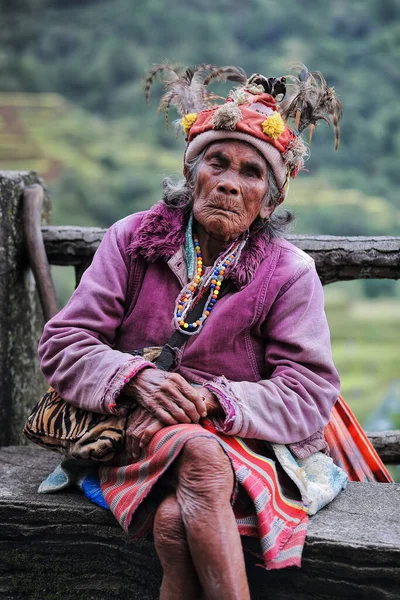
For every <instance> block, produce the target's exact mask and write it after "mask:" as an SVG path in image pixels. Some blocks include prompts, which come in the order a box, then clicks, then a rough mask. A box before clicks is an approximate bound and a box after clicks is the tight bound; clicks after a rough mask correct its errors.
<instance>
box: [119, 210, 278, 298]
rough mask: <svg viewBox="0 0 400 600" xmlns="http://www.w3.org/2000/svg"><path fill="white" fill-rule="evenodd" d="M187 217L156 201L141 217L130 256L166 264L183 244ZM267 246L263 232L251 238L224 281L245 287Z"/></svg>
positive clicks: (185, 213) (129, 250) (266, 238)
mask: <svg viewBox="0 0 400 600" xmlns="http://www.w3.org/2000/svg"><path fill="white" fill-rule="evenodd" d="M188 218H189V215H188V213H187V211H185V210H183V209H179V208H169V207H168V206H166V205H165V204H164V202H159V203H158V204H156V205H155V206H153V207H152V208H151V209H150V210H149V211H148V212H147V213H146V215H145V216H144V218H143V220H142V222H141V224H140V226H139V229H138V231H137V234H136V235H135V239H134V241H133V242H132V243H131V245H130V246H129V248H128V253H129V254H131V255H132V256H133V257H138V256H139V255H140V256H143V258H145V259H146V260H147V261H148V262H154V261H156V260H157V259H162V260H164V261H168V260H169V259H170V258H171V257H172V256H173V255H174V254H175V252H177V250H178V249H179V248H180V246H182V245H183V244H184V243H185V231H186V225H187V222H188ZM268 244H269V238H268V237H266V236H265V234H264V233H262V232H255V233H253V234H252V235H250V237H249V239H248V241H247V244H246V246H245V247H244V248H243V250H242V254H241V256H240V260H239V262H238V263H237V264H236V265H234V266H233V267H231V268H230V269H229V271H228V270H227V273H226V275H227V278H229V279H231V280H232V281H233V282H234V283H235V285H236V286H237V287H238V288H242V287H245V286H246V285H248V284H249V283H250V282H251V281H252V280H253V279H254V276H255V274H256V271H257V269H258V267H259V266H260V263H261V261H262V260H263V259H264V257H265V254H266V250H267V246H268Z"/></svg>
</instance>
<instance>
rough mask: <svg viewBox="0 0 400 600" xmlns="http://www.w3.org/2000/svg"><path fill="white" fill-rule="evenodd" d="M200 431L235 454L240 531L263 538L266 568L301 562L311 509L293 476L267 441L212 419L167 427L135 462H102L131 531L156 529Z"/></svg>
mask: <svg viewBox="0 0 400 600" xmlns="http://www.w3.org/2000/svg"><path fill="white" fill-rule="evenodd" d="M195 437H210V438H214V439H216V440H217V441H218V442H219V444H220V445H221V447H222V449H223V450H224V452H225V453H226V455H227V456H228V457H229V459H230V461H231V464H232V468H233V471H234V473H235V480H236V493H234V494H233V497H232V503H233V510H234V514H235V517H236V522H237V526H238V529H239V533H240V534H241V535H242V536H249V537H252V538H258V540H259V548H260V551H259V554H260V556H262V558H263V562H264V566H265V568H267V569H282V568H284V567H293V566H296V567H300V565H301V555H302V551H303V546H304V541H305V537H306V532H307V523H308V515H307V512H306V509H305V507H304V505H303V503H302V501H301V500H299V499H296V497H297V498H300V496H299V495H298V494H297V493H296V490H293V486H292V485H291V482H290V480H289V479H288V478H285V474H284V472H283V470H282V469H280V466H279V463H278V462H277V460H276V459H274V457H273V455H272V453H271V452H269V451H268V450H267V447H266V445H265V444H264V443H263V442H259V441H257V440H254V441H253V440H246V441H243V440H242V439H241V438H238V437H233V436H225V435H222V434H220V433H218V432H217V431H216V430H215V428H214V427H213V425H212V424H211V422H209V421H208V420H206V421H205V422H204V423H203V424H202V425H175V426H171V427H165V428H164V429H161V430H160V431H159V432H157V433H156V435H155V436H154V437H153V439H152V440H151V442H150V443H149V445H148V446H147V447H146V448H145V449H144V450H143V451H142V454H141V456H140V458H139V459H137V460H135V461H133V462H132V460H129V461H128V460H127V459H126V458H124V456H123V455H121V456H119V457H118V458H117V459H116V460H115V461H114V462H113V463H112V464H111V465H110V464H108V466H104V467H101V469H100V483H101V489H102V492H103V496H104V498H105V500H106V502H107V504H108V506H109V507H110V509H111V511H112V512H113V514H114V516H115V517H116V519H117V520H118V522H119V523H120V525H121V526H122V528H123V529H124V530H125V531H126V533H127V534H128V535H129V536H131V537H132V538H134V539H138V538H140V537H142V536H143V535H145V534H146V533H147V532H148V531H149V530H151V528H152V525H153V520H154V516H155V512H156V510H157V507H158V505H159V504H160V502H161V500H162V498H163V497H164V495H165V493H166V489H165V486H164V485H163V478H164V476H165V475H166V474H167V471H168V469H169V467H171V465H172V464H173V462H174V461H175V459H176V458H177V457H178V455H179V453H180V452H181V450H182V448H183V447H184V445H185V443H186V441H188V440H189V439H193V438H195ZM212 476H213V474H212V471H210V478H212ZM210 527H212V523H210Z"/></svg>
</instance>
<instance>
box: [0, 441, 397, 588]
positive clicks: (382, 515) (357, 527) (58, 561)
mask: <svg viewBox="0 0 400 600" xmlns="http://www.w3.org/2000/svg"><path fill="white" fill-rule="evenodd" d="M59 461H60V457H59V456H58V455H56V454H53V453H51V452H49V451H46V450H42V449H40V448H31V447H20V446H19V447H18V446H9V447H5V448H2V449H1V450H0V598H2V600H11V599H12V600H19V599H21V600H22V599H28V598H29V599H32V600H39V599H40V600H56V599H57V600H72V599H73V600H76V598H80V599H82V600H105V599H106V598H108V597H112V598H113V599H115V600H119V599H121V600H122V599H123V600H127V599H128V598H129V599H136V598H137V599H140V600H156V599H158V590H159V585H160V581H161V569H160V566H159V563H158V560H157V557H156V554H155V551H154V546H153V543H152V540H151V537H150V536H149V537H147V538H145V539H142V540H140V541H132V540H129V539H128V538H127V536H126V535H125V534H124V533H123V531H122V530H121V529H120V527H119V525H118V524H117V522H116V521H115V519H114V517H113V516H112V514H111V513H110V512H108V511H106V510H104V509H101V508H98V507H97V506H95V505H94V504H92V503H90V502H89V501H88V500H87V499H86V498H84V497H83V495H81V493H80V492H75V491H68V492H61V493H57V494H52V495H39V494H37V491H36V490H37V487H38V485H39V483H40V482H41V481H42V479H43V478H44V477H46V476H47V474H48V473H49V472H50V471H51V470H52V469H53V468H54V467H55V466H56V465H57V464H58V462H59ZM399 509H400V484H378V483H376V484H374V483H366V484H363V483H351V484H349V485H348V487H347V489H346V490H345V491H344V492H343V493H342V494H341V495H340V496H339V497H338V498H337V499H336V500H334V502H332V504H330V505H329V506H328V507H327V508H325V509H323V510H322V511H321V512H319V513H318V514H317V515H316V516H315V517H313V518H312V519H311V521H310V526H309V531H308V536H307V541H306V545H305V549H304V559H303V567H302V569H290V570H283V571H271V572H268V571H265V570H264V569H261V568H260V567H257V566H256V562H257V561H255V560H254V559H253V558H252V557H250V556H247V562H248V573H249V579H250V582H251V589H252V599H253V600H266V599H267V598H268V600H286V599H287V600H289V599H290V600H294V599H295V600H309V599H310V598H311V597H312V598H313V599H314V600H325V599H326V600H328V599H329V600H335V599H338V600H339V599H341V600H342V599H344V598H349V599H350V598H351V599H352V600H357V599H360V600H361V599H363V600H366V599H371V600H380V599H382V600H389V599H390V600H392V599H393V600H395V599H396V600H398V599H399V598H400V519H399ZM210 526H212V524H210ZM188 600H191V599H188ZM193 600H195V599H193Z"/></svg>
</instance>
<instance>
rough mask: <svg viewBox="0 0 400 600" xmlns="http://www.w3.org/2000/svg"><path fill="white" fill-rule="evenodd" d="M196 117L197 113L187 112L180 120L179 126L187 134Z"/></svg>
mask: <svg viewBox="0 0 400 600" xmlns="http://www.w3.org/2000/svg"><path fill="white" fill-rule="evenodd" d="M196 119H197V113H188V114H187V115H184V116H183V117H182V120H181V126H182V129H183V133H184V134H185V135H187V134H188V133H189V131H190V128H191V126H192V125H193V123H195V121H196Z"/></svg>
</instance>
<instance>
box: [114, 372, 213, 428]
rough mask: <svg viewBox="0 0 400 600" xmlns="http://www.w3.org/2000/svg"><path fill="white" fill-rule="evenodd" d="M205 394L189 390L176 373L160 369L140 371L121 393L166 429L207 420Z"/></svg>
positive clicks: (201, 389)
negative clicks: (131, 398) (169, 426)
mask: <svg viewBox="0 0 400 600" xmlns="http://www.w3.org/2000/svg"><path fill="white" fill-rule="evenodd" d="M206 391H207V390H204V388H200V387H199V388H196V387H193V386H191V385H190V383H188V382H187V381H186V379H184V378H183V377H182V376H181V375H179V374H178V373H166V372H165V371H161V370H160V369H143V370H142V371H140V372H139V373H138V374H137V375H135V377H134V378H133V379H132V380H131V381H130V382H129V383H127V384H126V386H125V387H124V389H123V393H124V394H126V395H128V396H133V397H134V398H135V400H136V401H137V402H138V403H139V404H140V405H141V406H142V407H143V408H145V409H146V411H147V412H148V413H150V415H152V416H153V417H155V418H156V419H158V420H159V421H161V422H162V423H164V424H165V425H177V424H178V423H198V422H199V420H200V418H201V417H206V416H207V408H206V402H205V392H206Z"/></svg>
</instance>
